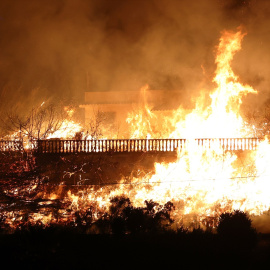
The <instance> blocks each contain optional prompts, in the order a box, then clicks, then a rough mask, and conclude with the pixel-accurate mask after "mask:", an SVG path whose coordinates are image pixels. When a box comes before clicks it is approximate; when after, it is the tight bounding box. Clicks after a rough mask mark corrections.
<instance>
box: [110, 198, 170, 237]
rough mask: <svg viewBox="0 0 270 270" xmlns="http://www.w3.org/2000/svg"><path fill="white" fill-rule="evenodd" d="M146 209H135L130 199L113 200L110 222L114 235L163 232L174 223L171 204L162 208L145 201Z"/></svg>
mask: <svg viewBox="0 0 270 270" xmlns="http://www.w3.org/2000/svg"><path fill="white" fill-rule="evenodd" d="M145 204H146V207H134V206H133V205H132V204H131V202H130V200H129V198H126V197H114V198H112V199H111V207H110V221H111V229H112V233H114V234H123V233H142V232H162V231H164V230H165V229H166V228H167V227H168V226H170V225H171V224H172V223H173V220H172V218H171V216H170V213H171V211H172V209H173V207H174V206H173V204H172V203H171V202H168V203H166V204H165V205H163V206H161V205H159V204H158V203H155V202H153V201H152V200H151V201H145Z"/></svg>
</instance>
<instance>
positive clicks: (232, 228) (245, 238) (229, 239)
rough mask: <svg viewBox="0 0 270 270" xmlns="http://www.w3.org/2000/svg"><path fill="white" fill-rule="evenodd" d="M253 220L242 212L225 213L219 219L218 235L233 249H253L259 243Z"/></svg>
mask: <svg viewBox="0 0 270 270" xmlns="http://www.w3.org/2000/svg"><path fill="white" fill-rule="evenodd" d="M251 223H252V222H251V219H250V218H249V217H248V215H247V214H246V213H244V212H242V211H239V210H235V211H233V212H232V213H223V214H221V215H220V217H219V223H218V227H217V233H218V235H219V236H220V237H221V238H222V240H223V241H224V242H225V243H226V244H227V245H229V246H230V247H232V248H237V249H239V248H241V249H251V248H253V247H255V245H256V243H257V232H256V230H255V229H254V228H253V227H252V226H251Z"/></svg>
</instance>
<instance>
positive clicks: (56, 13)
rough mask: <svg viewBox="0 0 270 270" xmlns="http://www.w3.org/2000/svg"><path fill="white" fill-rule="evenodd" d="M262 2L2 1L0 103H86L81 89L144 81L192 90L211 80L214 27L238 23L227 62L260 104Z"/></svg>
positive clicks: (265, 22) (264, 87) (264, 78)
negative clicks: (241, 31) (238, 39)
mask: <svg viewBox="0 0 270 270" xmlns="http://www.w3.org/2000/svg"><path fill="white" fill-rule="evenodd" d="M269 9H270V4H269V3H268V1H266V0H261V1H256V0H250V1H243V0H229V1H227V0H226V1H225V0H203V1H188V0H183V1H179V0H170V1H165V0H148V1H140V0H139V1H138V0H113V1H109V0H77V1H73V0H65V1H64V0H56V1H55V0H46V1H45V0H44V1H42V0H41V1H35V0H26V1H20V0H13V1H12V2H11V1H10V0H2V1H1V2H0V48H1V50H0V101H1V103H0V106H1V107H2V109H3V108H6V107H7V106H10V104H16V106H18V107H20V108H22V109H23V110H26V109H27V108H29V107H30V106H33V105H36V104H39V103H42V102H43V101H44V100H45V101H48V100H50V101H53V100H56V101H58V100H59V99H61V100H70V99H74V100H75V101H76V102H78V103H83V98H84V92H85V91H110V90H123V91H124V90H138V89H140V88H141V87H142V86H143V85H145V84H146V83H147V84H149V86H150V88H151V89H167V90H168V91H169V90H172V89H173V90H180V91H183V94H184V95H185V96H186V97H191V96H193V95H194V93H196V92H197V91H198V90H200V89H203V88H210V89H212V88H211V87H212V82H211V81H212V78H213V73H214V70H215V64H214V50H215V46H216V45H217V44H218V39H219V37H220V32H221V31H222V30H224V29H233V30H234V29H235V28H236V27H237V26H239V25H241V24H242V25H244V26H245V28H246V29H247V33H248V35H247V36H246V37H245V39H244V42H243V49H242V51H241V52H240V53H238V55H237V56H236V57H235V61H234V63H233V65H234V66H233V68H234V70H235V72H236V74H238V75H239V77H240V79H241V81H243V82H246V83H249V84H250V85H252V86H254V87H255V88H257V89H258V90H259V92H260V93H262V94H259V95H258V97H257V98H256V100H257V101H256V102H257V103H256V104H260V103H261V102H262V101H263V102H264V101H266V100H267V99H268V97H269V90H268V89H269V78H268V70H269V63H270V61H269V60H270V59H269V57H270V55H269V52H268V44H269V39H270V37H269V35H268V31H269V30H268V29H269V26H270V19H269V16H268V14H269ZM168 93H169V92H168ZM185 100H186V99H185ZM247 100H248V98H247ZM181 102H182V101H181V100H179V103H181ZM248 102H254V99H250V100H248Z"/></svg>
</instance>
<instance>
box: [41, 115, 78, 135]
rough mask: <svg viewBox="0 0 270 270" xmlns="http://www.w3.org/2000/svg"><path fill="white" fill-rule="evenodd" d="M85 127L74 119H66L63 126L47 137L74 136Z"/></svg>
mask: <svg viewBox="0 0 270 270" xmlns="http://www.w3.org/2000/svg"><path fill="white" fill-rule="evenodd" d="M82 130H83V127H82V125H81V124H79V123H76V122H74V121H73V120H68V119H65V120H64V121H63V122H62V123H61V126H60V127H59V128H58V129H57V130H56V131H54V132H52V133H51V134H50V135H49V136H48V137H47V138H46V139H52V138H62V139H70V138H74V137H75V135H76V133H78V132H81V131H82Z"/></svg>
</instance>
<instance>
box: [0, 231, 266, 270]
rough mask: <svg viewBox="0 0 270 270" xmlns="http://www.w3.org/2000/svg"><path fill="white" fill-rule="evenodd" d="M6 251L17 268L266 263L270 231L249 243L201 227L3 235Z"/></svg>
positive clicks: (6, 259) (1, 251) (0, 245)
mask: <svg viewBox="0 0 270 270" xmlns="http://www.w3.org/2000/svg"><path fill="white" fill-rule="evenodd" d="M0 256H1V259H2V260H1V261H2V265H3V264H4V263H5V264H6V265H7V267H8V268H12V269H266V268H267V266H269V264H270V236H269V235H261V234H260V235H258V243H257V244H256V246H255V247H253V248H251V249H250V248H246V247H245V245H242V244H239V243H233V242H231V243H229V242H228V241H226V240H224V239H223V240H222V239H220V238H219V237H218V235H216V234H212V233H204V232H202V231H200V230H198V231H195V232H193V233H189V234H186V233H185V234H183V233H177V234H176V233H165V234H150V235H149V234H148V235H146V234H142V235H133V236H132V235H122V236H121V235H120V236H115V235H87V234H77V233H64V232H62V233H59V232H57V233H55V232H48V231H44V232H39V233H36V232H34V233H30V232H29V233H23V234H21V233H19V234H18V233H16V234H11V235H5V234H3V235H0Z"/></svg>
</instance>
